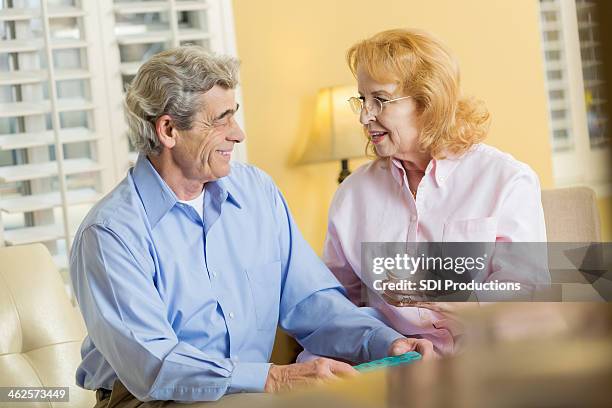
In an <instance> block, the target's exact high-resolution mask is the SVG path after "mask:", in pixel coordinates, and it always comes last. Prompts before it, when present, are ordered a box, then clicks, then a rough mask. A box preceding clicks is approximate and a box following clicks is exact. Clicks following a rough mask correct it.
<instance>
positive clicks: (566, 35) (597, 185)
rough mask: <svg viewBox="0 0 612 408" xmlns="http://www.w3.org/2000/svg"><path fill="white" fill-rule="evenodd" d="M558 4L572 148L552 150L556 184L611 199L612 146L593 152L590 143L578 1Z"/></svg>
mask: <svg viewBox="0 0 612 408" xmlns="http://www.w3.org/2000/svg"><path fill="white" fill-rule="evenodd" d="M558 1H559V5H560V10H559V11H560V18H561V29H562V35H561V41H562V45H563V50H564V52H565V61H564V62H565V73H566V78H565V82H566V88H565V89H566V91H567V93H568V96H567V98H568V99H567V100H568V102H569V120H570V124H569V128H570V129H571V134H572V138H573V139H572V141H573V148H572V149H567V150H560V151H553V154H552V162H553V173H554V179H555V185H556V186H557V187H569V186H577V185H582V186H588V187H591V188H593V189H594V190H595V192H596V194H597V196H599V197H608V196H610V195H612V172H611V170H610V169H611V166H610V163H609V160H610V145H608V146H607V147H605V148H596V149H592V148H591V144H590V139H589V129H588V121H587V107H586V102H585V96H584V94H585V87H584V80H583V74H582V61H581V57H580V39H579V33H578V17H577V14H576V3H575V0H558ZM608 80H610V79H608ZM549 103H550V102H549ZM608 103H609V102H608ZM549 111H550V110H549Z"/></svg>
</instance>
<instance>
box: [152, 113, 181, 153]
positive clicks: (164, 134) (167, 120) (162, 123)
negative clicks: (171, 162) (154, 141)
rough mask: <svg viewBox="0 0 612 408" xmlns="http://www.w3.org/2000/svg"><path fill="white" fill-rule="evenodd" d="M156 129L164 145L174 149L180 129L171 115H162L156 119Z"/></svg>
mask: <svg viewBox="0 0 612 408" xmlns="http://www.w3.org/2000/svg"><path fill="white" fill-rule="evenodd" d="M155 131H156V132H157V137H158V138H159V142H160V143H161V144H162V146H164V147H166V148H168V149H172V148H173V147H174V145H176V139H177V137H178V131H177V130H176V128H175V127H174V122H173V121H172V118H171V117H170V115H162V116H160V117H159V118H157V120H156V121H155Z"/></svg>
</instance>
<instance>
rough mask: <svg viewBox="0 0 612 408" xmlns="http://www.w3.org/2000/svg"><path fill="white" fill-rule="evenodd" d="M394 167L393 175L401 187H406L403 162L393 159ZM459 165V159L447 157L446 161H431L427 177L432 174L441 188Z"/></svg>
mask: <svg viewBox="0 0 612 408" xmlns="http://www.w3.org/2000/svg"><path fill="white" fill-rule="evenodd" d="M391 163H392V166H390V168H391V173H392V174H393V178H394V179H395V180H396V181H397V182H398V183H399V184H400V185H401V186H403V185H404V179H405V177H406V170H405V169H404V166H402V162H401V161H400V160H398V159H391ZM458 164H459V158H450V157H447V158H445V159H431V161H430V162H429V164H428V165H427V168H426V169H425V175H428V174H429V173H432V175H433V177H434V179H435V180H436V184H437V185H438V187H441V186H443V185H444V183H446V181H447V180H448V178H449V176H450V175H451V173H452V172H453V170H455V168H456V167H457V165H458Z"/></svg>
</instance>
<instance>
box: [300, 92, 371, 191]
mask: <svg viewBox="0 0 612 408" xmlns="http://www.w3.org/2000/svg"><path fill="white" fill-rule="evenodd" d="M356 95H357V88H356V87H355V86H354V85H343V86H332V87H328V88H323V89H321V90H319V93H318V95H317V105H316V110H315V120H314V127H313V131H312V132H311V134H310V136H309V138H308V143H307V145H306V149H305V150H304V153H303V154H302V157H301V159H300V162H301V163H303V164H308V163H321V162H326V161H333V160H339V161H340V165H341V169H340V175H339V176H338V183H342V181H343V180H344V179H345V178H347V177H348V176H349V175H350V174H351V172H350V170H349V167H348V161H349V159H352V158H358V157H364V156H365V145H366V139H365V137H364V136H363V129H362V126H361V124H360V123H359V117H358V116H357V115H355V114H354V113H353V111H352V110H351V107H350V106H349V103H348V99H349V98H350V97H352V96H356Z"/></svg>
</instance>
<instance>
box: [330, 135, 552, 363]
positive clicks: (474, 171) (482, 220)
mask: <svg viewBox="0 0 612 408" xmlns="http://www.w3.org/2000/svg"><path fill="white" fill-rule="evenodd" d="M443 241H450V242H460V241H462V242H493V241H507V242H511V241H518V242H544V241H546V229H545V224H544V212H543V209H542V203H541V198H540V184H539V180H538V177H537V175H536V174H535V173H534V172H533V170H531V168H530V167H529V166H528V165H526V164H525V163H522V162H519V161H517V160H516V159H514V158H513V157H512V156H511V155H509V154H506V153H503V152H501V151H499V150H497V149H496V148H494V147H491V146H488V145H485V144H478V145H476V146H474V147H473V148H472V149H470V150H469V151H468V152H467V153H465V154H463V155H462V156H460V157H458V158H455V159H444V160H435V159H433V160H431V161H430V162H429V165H428V166H427V169H426V170H425V175H424V177H423V179H422V180H421V182H420V184H419V186H418V190H417V196H416V200H415V199H414V198H413V196H412V194H411V193H410V190H409V188H408V180H407V178H406V174H405V171H404V168H403V167H402V165H401V163H400V162H399V161H397V160H389V159H379V160H375V161H372V162H369V163H367V164H365V165H363V166H361V167H359V168H358V169H357V170H356V171H355V172H354V173H353V174H352V175H351V176H350V177H348V178H347V179H346V180H345V181H344V182H343V183H342V184H341V185H340V187H339V188H338V191H337V192H336V194H335V196H334V199H333V201H332V204H331V207H330V210H329V225H328V231H327V237H326V240H325V247H324V252H323V260H324V262H325V263H326V264H327V266H328V267H329V268H330V269H331V271H332V272H333V273H334V275H336V277H337V278H338V280H339V281H340V282H341V283H342V285H344V287H345V288H346V289H347V292H348V295H349V298H350V299H351V300H352V301H353V302H354V303H356V304H359V303H361V301H362V300H363V296H362V293H361V291H362V283H361V264H360V260H361V243H362V242H443ZM367 306H370V307H372V308H374V309H375V310H376V311H377V312H378V313H381V314H382V315H383V316H384V318H386V320H387V321H388V322H389V324H390V325H391V326H392V327H393V328H394V329H396V330H397V331H399V332H400V333H402V334H404V335H420V336H421V337H423V338H426V339H429V340H431V341H432V342H433V344H434V346H435V348H436V349H437V351H438V352H439V353H441V354H449V353H452V352H453V347H454V344H455V341H454V337H453V334H455V333H452V330H451V325H450V324H447V322H448V321H449V320H448V319H446V318H445V316H444V315H442V314H440V313H437V312H432V311H430V310H428V309H424V308H418V307H396V306H392V305H390V304H388V303H386V302H385V301H384V300H383V299H382V298H381V296H380V295H379V294H378V293H376V292H375V291H374V290H372V289H371V288H370V289H368V292H367Z"/></svg>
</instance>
